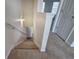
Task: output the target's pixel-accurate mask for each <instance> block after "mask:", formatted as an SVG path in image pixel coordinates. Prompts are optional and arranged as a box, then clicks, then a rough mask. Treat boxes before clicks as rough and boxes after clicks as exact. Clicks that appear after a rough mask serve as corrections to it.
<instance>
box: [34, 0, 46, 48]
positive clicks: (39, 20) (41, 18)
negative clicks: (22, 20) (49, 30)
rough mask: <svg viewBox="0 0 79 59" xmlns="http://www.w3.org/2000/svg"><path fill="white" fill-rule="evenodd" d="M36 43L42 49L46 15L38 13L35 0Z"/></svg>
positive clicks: (35, 0)
mask: <svg viewBox="0 0 79 59" xmlns="http://www.w3.org/2000/svg"><path fill="white" fill-rule="evenodd" d="M33 19H34V42H35V43H36V45H37V46H38V47H39V48H41V44H42V38H43V32H44V26H45V14H44V13H39V12H37V0H34V18H33Z"/></svg>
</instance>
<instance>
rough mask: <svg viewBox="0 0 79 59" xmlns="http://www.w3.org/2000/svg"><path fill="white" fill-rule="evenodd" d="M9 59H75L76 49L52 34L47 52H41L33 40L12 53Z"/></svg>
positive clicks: (27, 41) (26, 41)
mask: <svg viewBox="0 0 79 59" xmlns="http://www.w3.org/2000/svg"><path fill="white" fill-rule="evenodd" d="M8 59H74V48H71V47H69V46H68V45H67V44H66V43H65V42H64V41H63V40H62V39H61V38H59V37H58V36H57V35H56V34H55V33H50V35H49V39H48V43H47V49H46V52H40V51H39V49H38V47H37V46H36V45H35V44H34V42H33V41H32V40H25V41H24V42H22V43H21V44H20V45H18V46H16V47H15V48H14V49H13V50H12V51H11V53H10V55H9V57H8Z"/></svg>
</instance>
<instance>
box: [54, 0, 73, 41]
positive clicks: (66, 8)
mask: <svg viewBox="0 0 79 59" xmlns="http://www.w3.org/2000/svg"><path fill="white" fill-rule="evenodd" d="M73 16H74V0H65V1H64V3H63V6H62V9H61V12H60V15H59V18H58V22H57V25H56V28H55V30H56V31H55V32H56V33H57V34H58V35H59V36H60V37H62V38H63V39H64V40H65V39H66V38H67V36H68V34H69V32H70V31H71V29H72V27H73V26H74V19H73V18H74V17H73Z"/></svg>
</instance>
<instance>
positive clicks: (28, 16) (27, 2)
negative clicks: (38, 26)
mask: <svg viewBox="0 0 79 59" xmlns="http://www.w3.org/2000/svg"><path fill="white" fill-rule="evenodd" d="M33 3H34V0H22V7H23V8H22V10H23V12H24V26H25V27H26V26H31V27H33V8H34V6H33Z"/></svg>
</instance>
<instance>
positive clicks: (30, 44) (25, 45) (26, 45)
mask: <svg viewBox="0 0 79 59" xmlns="http://www.w3.org/2000/svg"><path fill="white" fill-rule="evenodd" d="M15 48H17V49H37V46H36V45H35V44H34V43H33V41H32V40H25V41H23V42H22V43H21V44H19V45H18V46H16V47H15Z"/></svg>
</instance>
